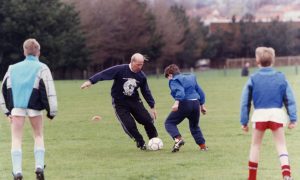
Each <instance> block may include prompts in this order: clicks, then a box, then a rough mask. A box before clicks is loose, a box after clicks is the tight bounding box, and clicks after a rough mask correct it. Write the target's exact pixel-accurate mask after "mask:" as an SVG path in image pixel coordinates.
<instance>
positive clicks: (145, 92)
mask: <svg viewBox="0 0 300 180" xmlns="http://www.w3.org/2000/svg"><path fill="white" fill-rule="evenodd" d="M140 88H141V93H142V95H143V97H144V99H145V100H146V102H147V103H148V105H149V106H150V108H151V114H152V116H153V119H156V117H157V112H156V109H155V101H154V98H153V96H152V93H151V91H150V88H149V86H148V83H147V78H146V77H145V80H144V82H143V83H141V86H140Z"/></svg>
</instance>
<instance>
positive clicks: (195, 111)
mask: <svg viewBox="0 0 300 180" xmlns="http://www.w3.org/2000/svg"><path fill="white" fill-rule="evenodd" d="M165 77H166V78H168V79H169V87H170V90H171V95H172V97H173V98H174V99H175V103H174V105H173V106H172V112H171V113H170V114H169V116H168V117H167V119H166V121H165V128H166V130H167V131H168V133H169V134H170V136H171V137H172V138H173V139H174V140H175V144H174V146H173V149H172V152H177V151H179V148H180V147H181V146H182V145H184V140H183V138H182V136H181V134H180V132H179V130H178V128H177V125H178V124H180V123H181V122H182V121H183V120H184V119H185V118H188V120H189V127H190V131H191V134H192V135H193V137H194V139H195V142H196V143H197V144H198V145H199V147H200V149H201V150H207V147H206V145H205V139H204V137H203V134H202V132H201V129H200V127H199V119H200V110H201V112H202V114H205V113H206V108H205V106H204V103H205V94H204V92H203V91H202V89H201V88H200V86H199V85H198V83H197V80H196V77H195V76H194V75H192V74H190V75H188V74H181V73H180V69H179V68H178V66H177V65H175V64H171V65H169V66H168V67H166V68H165Z"/></svg>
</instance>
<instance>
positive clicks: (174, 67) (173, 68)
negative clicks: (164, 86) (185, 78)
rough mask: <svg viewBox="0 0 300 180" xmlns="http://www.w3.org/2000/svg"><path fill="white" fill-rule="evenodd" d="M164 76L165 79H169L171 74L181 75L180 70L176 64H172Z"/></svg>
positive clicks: (166, 69)
mask: <svg viewBox="0 0 300 180" xmlns="http://www.w3.org/2000/svg"><path fill="white" fill-rule="evenodd" d="M164 74H165V77H166V78H168V76H169V75H170V74H172V75H176V74H180V69H179V67H178V66H177V65H176V64H171V65H169V66H167V67H166V68H165V71H164Z"/></svg>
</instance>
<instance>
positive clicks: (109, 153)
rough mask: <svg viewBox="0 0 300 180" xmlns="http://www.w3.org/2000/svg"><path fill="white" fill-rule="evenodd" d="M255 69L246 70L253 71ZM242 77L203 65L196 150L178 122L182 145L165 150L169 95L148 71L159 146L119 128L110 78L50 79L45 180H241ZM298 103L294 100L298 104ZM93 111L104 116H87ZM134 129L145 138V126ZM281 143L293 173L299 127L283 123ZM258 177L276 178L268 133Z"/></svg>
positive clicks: (0, 140)
mask: <svg viewBox="0 0 300 180" xmlns="http://www.w3.org/2000/svg"><path fill="white" fill-rule="evenodd" d="M253 70H254V69H251V72H253ZM280 70H282V71H283V72H285V73H286V74H287V78H288V80H289V81H290V83H291V85H292V88H293V90H294V93H295V96H296V98H297V100H298V102H300V99H299V98H300V76H299V75H295V73H294V69H293V68H281V69H280ZM246 80H247V78H242V77H240V70H230V71H227V72H226V76H224V71H215V70H211V71H207V72H203V73H202V72H201V73H199V74H198V81H199V83H200V84H201V86H202V88H203V89H204V91H205V93H206V98H207V103H206V107H207V109H208V113H207V115H205V116H201V120H200V124H201V128H202V131H203V133H204V135H205V138H206V140H207V145H208V147H209V151H208V152H201V151H199V150H198V147H197V146H196V144H195V143H194V140H193V138H192V136H191V135H190V133H189V129H188V122H187V121H184V122H183V123H182V124H181V125H180V126H179V128H180V130H181V133H182V135H183V137H184V138H185V140H186V144H185V145H184V146H183V147H182V149H181V150H180V151H179V152H178V153H174V154H173V153H171V147H172V145H173V141H172V139H171V138H170V137H169V135H168V134H167V132H166V131H165V129H164V120H165V118H166V116H167V115H168V113H169V111H170V108H171V105H172V103H173V100H172V99H171V97H170V94H169V89H168V81H167V79H164V78H162V77H161V78H159V79H156V78H155V77H149V86H150V88H151V90H152V93H153V95H154V97H155V99H156V102H157V103H156V108H157V111H158V119H157V121H156V126H157V128H158V132H159V136H160V138H161V139H162V140H163V142H164V148H163V149H162V150H160V151H147V152H144V151H140V150H139V149H137V148H136V147H135V143H134V142H133V141H132V140H131V139H130V138H129V137H128V136H127V135H126V134H125V133H124V132H123V129H122V128H121V126H120V124H119V122H118V121H117V120H116V118H115V116H114V111H113V109H112V106H111V97H110V87H111V84H112V82H99V83H98V84H96V85H95V86H93V87H92V88H90V89H88V90H80V89H79V87H80V85H81V83H82V82H83V81H81V80H80V81H56V89H57V94H58V103H59V113H58V116H57V117H56V118H55V119H54V120H53V121H49V120H48V119H45V144H46V160H45V161H46V164H47V168H46V170H45V175H46V178H47V179H48V180H66V179H70V180H119V179H120V180H172V179H176V180H177V179H185V180H196V179H197V180H246V179H247V174H248V170H247V168H248V167H247V166H248V164H247V163H248V153H249V147H250V140H251V133H248V134H245V133H243V132H242V131H241V129H240V124H239V103H240V95H241V91H242V87H243V85H244V83H245V82H246ZM299 107H300V106H298V109H299ZM94 115H101V116H102V117H103V119H102V120H101V121H100V122H98V123H95V122H91V118H92V117H93V116H94ZM0 119H1V121H0V180H7V179H12V176H11V169H12V167H11V159H10V127H9V123H8V121H7V120H6V118H5V116H4V115H2V114H1V115H0ZM139 129H140V132H141V133H142V134H143V135H144V137H145V138H146V135H145V132H144V129H143V128H142V127H141V126H139ZM286 137H287V145H288V150H289V155H290V161H291V167H292V173H293V176H294V179H296V180H297V179H300V151H299V149H300V131H299V127H298V128H296V129H294V130H292V131H291V130H286ZM23 174H24V179H26V180H27V179H28V180H32V179H34V178H35V176H34V175H35V174H34V157H33V139H32V132H31V129H30V126H29V123H28V121H27V123H26V129H25V131H24V139H23ZM258 179H259V180H280V179H281V169H280V165H279V160H278V157H277V153H276V149H275V146H274V142H273V140H272V136H271V133H270V132H269V131H268V132H267V133H266V136H265V138H264V141H263V147H262V151H261V159H260V162H259V171H258Z"/></svg>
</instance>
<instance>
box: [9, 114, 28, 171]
mask: <svg viewBox="0 0 300 180" xmlns="http://www.w3.org/2000/svg"><path fill="white" fill-rule="evenodd" d="M24 123H25V117H23V116H12V120H11V140H12V142H11V158H12V165H13V174H14V175H16V174H18V173H22V138H23V127H24Z"/></svg>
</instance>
